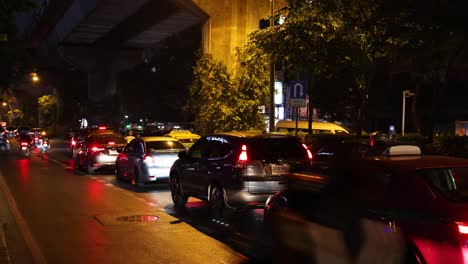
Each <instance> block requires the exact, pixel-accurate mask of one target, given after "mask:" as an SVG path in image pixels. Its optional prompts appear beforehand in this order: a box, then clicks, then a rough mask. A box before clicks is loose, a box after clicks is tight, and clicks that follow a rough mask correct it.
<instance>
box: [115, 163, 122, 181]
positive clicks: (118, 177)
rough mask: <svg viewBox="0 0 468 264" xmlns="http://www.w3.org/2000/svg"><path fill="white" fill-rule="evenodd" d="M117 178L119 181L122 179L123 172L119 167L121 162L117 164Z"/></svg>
mask: <svg viewBox="0 0 468 264" xmlns="http://www.w3.org/2000/svg"><path fill="white" fill-rule="evenodd" d="M115 179H116V180H117V181H121V180H122V172H120V168H119V164H118V163H116V164H115Z"/></svg>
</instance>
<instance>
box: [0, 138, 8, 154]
mask: <svg viewBox="0 0 468 264" xmlns="http://www.w3.org/2000/svg"><path fill="white" fill-rule="evenodd" d="M9 150H10V141H9V140H8V139H7V137H6V135H5V136H1V137H0V152H5V151H9Z"/></svg>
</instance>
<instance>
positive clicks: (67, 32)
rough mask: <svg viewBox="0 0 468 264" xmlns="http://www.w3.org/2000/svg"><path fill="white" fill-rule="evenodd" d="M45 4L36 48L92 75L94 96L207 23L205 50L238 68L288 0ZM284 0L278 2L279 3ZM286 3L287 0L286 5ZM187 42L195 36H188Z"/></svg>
mask: <svg viewBox="0 0 468 264" xmlns="http://www.w3.org/2000/svg"><path fill="white" fill-rule="evenodd" d="M36 1H37V2H38V4H39V6H40V8H39V9H38V10H35V12H34V13H33V14H31V19H30V21H31V23H30V25H29V26H28V27H27V28H25V29H24V31H25V34H26V35H27V36H28V38H29V42H28V43H30V45H31V48H33V49H35V50H37V51H39V53H40V54H42V55H46V56H48V57H50V58H57V60H62V61H63V60H65V61H67V62H69V63H71V64H73V65H74V66H76V67H78V68H79V69H80V70H81V71H83V72H86V73H87V75H88V80H87V83H88V98H89V99H90V100H91V101H93V102H96V103H99V102H102V101H105V99H106V98H110V97H112V96H113V95H115V93H116V80H117V78H116V77H117V75H118V74H119V72H121V71H123V70H126V69H130V68H132V67H134V66H135V65H137V64H140V63H143V62H144V61H145V60H149V59H151V56H152V54H153V52H154V51H155V50H157V49H158V48H159V47H160V45H161V44H162V43H163V41H164V40H165V39H167V38H168V37H170V36H172V35H175V34H177V33H180V32H183V31H184V30H186V29H188V28H190V27H194V26H201V27H202V46H203V50H204V52H205V53H211V54H212V55H213V56H214V58H217V59H220V60H223V61H224V62H225V63H226V64H227V65H228V67H229V68H231V69H233V68H235V67H236V60H235V54H234V48H235V47H237V46H241V45H243V44H244V43H245V42H246V40H247V37H248V34H249V33H250V32H252V31H253V30H255V29H258V27H259V20H260V19H262V18H266V17H268V16H269V14H270V13H271V8H272V7H273V6H276V8H278V7H279V6H280V5H281V3H282V2H284V1H283V0H215V1H214V0H36ZM272 1H273V2H272ZM276 2H278V3H276ZM283 5H284V4H283ZM187 41H191V40H190V39H187Z"/></svg>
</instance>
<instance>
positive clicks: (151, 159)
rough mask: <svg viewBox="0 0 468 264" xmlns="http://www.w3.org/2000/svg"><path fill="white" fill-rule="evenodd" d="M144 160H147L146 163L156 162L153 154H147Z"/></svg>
mask: <svg viewBox="0 0 468 264" xmlns="http://www.w3.org/2000/svg"><path fill="white" fill-rule="evenodd" d="M143 162H145V163H154V158H153V156H149V155H147V156H145V158H144V159H143Z"/></svg>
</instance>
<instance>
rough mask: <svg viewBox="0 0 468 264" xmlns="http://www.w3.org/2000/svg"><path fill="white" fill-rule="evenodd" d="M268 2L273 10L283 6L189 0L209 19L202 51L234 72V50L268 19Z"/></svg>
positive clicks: (249, 0) (264, 0) (258, 0)
mask: <svg viewBox="0 0 468 264" xmlns="http://www.w3.org/2000/svg"><path fill="white" fill-rule="evenodd" d="M270 1H273V2H274V6H275V10H278V9H279V8H282V7H284V6H285V4H286V3H285V1H284V0H217V1H213V0H192V2H194V3H195V4H196V5H197V6H198V7H200V8H201V9H202V10H203V11H204V12H206V13H207V14H208V16H209V19H208V20H207V21H206V22H205V24H204V25H203V36H202V40H203V49H204V52H205V53H210V54H212V55H213V57H214V58H216V59H218V60H223V61H224V62H225V63H226V65H227V66H228V68H229V69H231V70H234V71H235V70H236V69H237V67H238V66H237V59H236V57H235V48H236V47H240V46H243V45H244V44H245V43H246V42H247V41H248V36H249V34H250V33H252V31H254V30H257V29H259V20H260V19H262V18H267V17H268V16H270V13H271V11H270V4H271V2H270Z"/></svg>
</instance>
